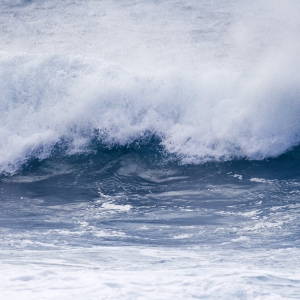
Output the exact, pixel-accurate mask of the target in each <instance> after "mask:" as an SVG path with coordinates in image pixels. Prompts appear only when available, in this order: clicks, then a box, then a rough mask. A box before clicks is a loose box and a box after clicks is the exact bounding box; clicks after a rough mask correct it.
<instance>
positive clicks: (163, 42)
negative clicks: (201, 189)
mask: <svg viewBox="0 0 300 300" xmlns="http://www.w3.org/2000/svg"><path fill="white" fill-rule="evenodd" d="M225 4H226V3H225V2H223V1H217V3H207V2H206V1H188V2H186V1H185V2H184V3H182V2H177V3H176V4H175V5H171V4H170V3H168V2H155V3H154V2H149V1H140V2H136V3H129V2H126V1H125V2H122V3H119V2H116V1H99V2H98V1H88V2H86V3H85V5H83V4H82V3H80V2H76V1H65V2H64V3H60V2H58V1H51V2H50V1H29V2H26V1H25V2H24V1H23V2H22V1H17V2H16V3H14V4H13V3H9V2H3V3H2V4H1V6H0V8H1V12H0V13H1V16H3V18H1V19H2V21H0V26H1V28H2V29H5V30H3V31H2V33H1V36H0V37H1V38H2V41H3V44H2V45H3V47H2V51H1V53H0V67H1V68H0V89H1V101H0V116H1V118H0V135H1V140H0V171H1V172H15V171H16V170H18V168H19V167H20V166H21V165H22V164H24V163H26V161H28V159H30V158H34V157H35V158H39V159H43V158H46V157H48V156H49V155H50V154H51V151H52V150H53V147H54V146H55V145H56V144H57V143H59V142H60V141H61V140H67V141H68V153H78V152H82V151H87V150H88V149H89V143H90V142H91V140H92V139H94V138H95V137H97V138H98V139H100V140H101V141H102V142H103V143H104V144H106V145H107V146H112V145H128V144H130V143H132V142H133V141H135V140H142V139H143V137H144V136H145V135H148V134H149V133H150V134H153V135H155V136H157V137H158V138H159V139H160V140H161V144H162V146H163V147H164V148H165V150H166V151H167V152H168V153H171V154H174V155H175V156H177V157H178V158H179V159H180V160H181V161H182V162H183V163H202V162H206V161H210V160H228V159H233V158H247V159H263V158H266V157H273V156H277V155H280V154H282V153H283V152H285V151H287V150H288V149H290V148H291V147H293V146H296V145H298V144H299V143H300V120H299V114H300V87H299V82H300V71H299V70H300V68H299V67H300V62H299V59H298V53H299V48H300V47H299V44H300V43H299V42H300V41H299V38H298V34H297V32H298V31H297V30H298V29H299V21H298V19H297V16H296V15H295V13H294V11H295V9H296V8H297V7H298V6H299V5H298V4H297V2H295V1H288V2H287V3H285V5H284V6H283V5H282V4H281V3H280V2H279V1H275V2H274V1H273V2H272V3H271V2H269V1H262V2H260V3H258V2H255V1H254V2H253V3H252V4H247V5H241V4H240V3H238V2H232V3H231V4H230V5H225ZM52 16H53V17H54V20H52V19H51V18H50V17H52ZM16 18H17V19H16ZM16 20H17V22H16ZM4 23H5V24H4ZM25 23H26V24H28V25H26V26H24V24H25ZM10 36H14V37H15V38H14V39H11V38H9V37H10Z"/></svg>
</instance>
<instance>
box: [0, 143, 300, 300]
mask: <svg viewBox="0 0 300 300" xmlns="http://www.w3.org/2000/svg"><path fill="white" fill-rule="evenodd" d="M298 155H299V151H298V150H297V149H296V150H294V151H293V152H290V153H288V154H286V155H284V156H281V157H279V158H277V159H272V160H269V161H232V162H225V163H209V164H205V165H200V166H194V165H179V164H178V162H176V161H171V162H170V160H167V159H166V157H165V156H164V154H161V152H160V151H158V150H157V151H149V150H148V149H147V147H142V148H140V149H139V150H136V149H131V150H130V149H129V150H127V149H113V150H103V149H102V150H98V154H96V155H95V154H92V155H82V156H72V157H69V158H66V157H64V158H61V157H53V158H51V159H48V160H45V161H43V162H41V163H38V162H33V163H32V164H30V165H29V166H27V168H25V169H24V170H23V171H22V172H21V173H19V174H17V175H15V176H4V177H3V178H2V181H1V221H0V222H1V223H0V225H1V241H2V243H1V261H2V268H4V269H3V270H5V272H6V274H7V276H5V278H3V281H2V284H1V285H2V288H3V290H4V291H7V295H11V294H12V295H15V296H17V295H18V294H20V293H22V294H24V295H27V294H28V295H29V297H30V298H35V297H36V298H39V297H41V296H42V295H43V296H44V295H45V294H44V292H45V290H48V289H50V290H52V289H54V290H55V293H52V292H50V294H49V298H55V297H56V296H58V295H64V296H68V297H70V298H72V299H77V298H78V299H80V298H82V297H83V299H85V298H86V299H90V298H93V297H100V298H101V297H103V298H112V299H113V298H117V297H121V296H122V297H127V298H129V299H130V297H133V298H143V297H145V295H147V297H149V298H153V299H157V298H160V297H161V295H165V296H163V298H164V297H165V298H169V297H171V296H172V295H173V296H174V295H176V294H178V293H179V295H180V296H179V297H182V299H183V298H185V297H191V298H192V297H195V298H212V299H213V298H218V297H220V298H224V299H228V298H230V297H233V298H246V299H248V298H249V299H252V298H254V299H255V298H257V297H259V298H263V299H271V298H274V297H275V299H276V297H277V298H278V299H280V297H283V298H297V297H298V296H299V289H298V287H299V283H300V278H299V276H298V274H299V210H300V203H299V193H300V184H299V176H300V174H299V164H300V160H299V158H298ZM37 285H38V287H37ZM33 291H34V293H33ZM78 293H79V294H78Z"/></svg>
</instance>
